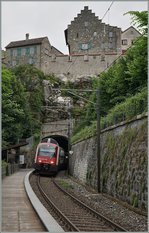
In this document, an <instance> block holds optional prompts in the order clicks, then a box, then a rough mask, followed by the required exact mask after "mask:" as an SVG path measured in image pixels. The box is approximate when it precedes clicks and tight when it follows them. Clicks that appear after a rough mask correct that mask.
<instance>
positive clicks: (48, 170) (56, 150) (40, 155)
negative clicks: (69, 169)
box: [33, 138, 67, 175]
mask: <svg viewBox="0 0 149 233" xmlns="http://www.w3.org/2000/svg"><path fill="white" fill-rule="evenodd" d="M66 157H67V156H66V155H65V152H64V150H63V149H62V148H61V147H59V145H58V143H57V142H56V141H55V140H54V139H50V138H49V139H48V140H46V141H41V142H40V143H39V144H38V146H37V149H36V154H35V161H34V166H33V167H34V168H35V170H36V171H38V172H39V173H40V174H49V175H50V174H56V173H57V172H58V170H60V169H63V168H65V167H66V159H67V158H66Z"/></svg>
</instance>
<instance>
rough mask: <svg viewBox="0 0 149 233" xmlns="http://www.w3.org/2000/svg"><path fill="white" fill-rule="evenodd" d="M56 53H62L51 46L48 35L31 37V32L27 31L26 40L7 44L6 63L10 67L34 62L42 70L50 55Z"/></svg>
mask: <svg viewBox="0 0 149 233" xmlns="http://www.w3.org/2000/svg"><path fill="white" fill-rule="evenodd" d="M55 54H56V55H58V54H62V53H61V52H60V51H59V50H57V49H56V48H55V47H53V46H51V44H50V42H49V40H48V38H47V37H41V38H35V39H29V34H28V33H27V34H26V39H25V40H20V41H13V42H11V43H9V44H8V45H7V46H6V55H5V63H7V64H8V66H9V67H13V66H16V65H22V64H34V65H35V66H36V67H37V68H39V69H41V70H42V69H43V66H44V65H45V64H46V62H47V60H48V59H49V57H48V56H52V55H55Z"/></svg>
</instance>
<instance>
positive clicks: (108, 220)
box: [53, 180, 127, 232]
mask: <svg viewBox="0 0 149 233" xmlns="http://www.w3.org/2000/svg"><path fill="white" fill-rule="evenodd" d="M53 183H54V184H55V185H56V186H57V187H58V188H59V189H60V190H61V191H62V192H64V193H65V194H67V195H68V196H70V197H71V198H72V199H73V200H75V201H76V202H77V203H79V204H80V205H81V206H82V207H83V208H86V209H87V210H89V211H90V212H91V213H93V214H95V215H96V216H97V217H98V218H101V219H103V220H104V221H105V222H106V223H108V225H109V226H110V227H111V228H112V229H113V230H114V231H122V232H127V230H126V229H124V228H123V227H121V226H119V225H118V224H116V223H115V222H113V221H111V220H110V219H108V218H106V217H105V216H103V215H102V214H100V213H98V212H97V211H96V210H94V209H92V208H91V207H89V206H88V205H86V204H85V203H83V202H82V201H80V200H79V199H78V198H76V197H74V196H73V195H72V194H70V193H69V192H67V191H66V190H64V189H63V188H62V187H61V186H59V185H58V184H57V182H56V181H55V180H54V181H53Z"/></svg>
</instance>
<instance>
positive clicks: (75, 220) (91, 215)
mask: <svg viewBox="0 0 149 233" xmlns="http://www.w3.org/2000/svg"><path fill="white" fill-rule="evenodd" d="M37 183H38V189H39V190H40V193H41V195H42V196H44V198H45V200H46V202H47V203H48V205H50V209H51V208H52V209H53V211H54V213H56V215H57V216H58V217H57V218H58V219H59V223H60V224H61V226H62V227H63V229H64V230H65V231H78V232H79V231H87V232H89V231H94V232H113V231H119V232H120V231H126V230H125V229H124V228H122V227H121V226H119V225H117V224H115V223H114V222H112V221H111V220H109V219H107V218H106V217H104V216H103V215H101V214H100V213H98V212H96V211H95V210H93V209H92V208H90V207H89V206H87V205H85V204H84V203H82V202H81V201H79V200H78V199H77V198H76V197H73V196H72V195H71V194H69V193H68V192H66V191H65V190H64V189H62V188H61V187H60V186H59V185H58V183H56V181H55V180H54V179H50V178H49V177H40V176H38V177H37Z"/></svg>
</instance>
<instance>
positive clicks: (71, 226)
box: [37, 176, 79, 232]
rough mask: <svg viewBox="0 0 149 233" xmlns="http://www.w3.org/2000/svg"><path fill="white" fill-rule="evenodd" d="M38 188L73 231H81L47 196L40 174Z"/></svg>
mask: <svg viewBox="0 0 149 233" xmlns="http://www.w3.org/2000/svg"><path fill="white" fill-rule="evenodd" d="M37 185H38V188H39V190H40V192H41V194H42V195H43V197H44V198H45V200H46V201H47V202H48V204H50V205H52V207H53V209H54V210H55V211H56V213H57V214H58V215H59V216H60V217H61V218H63V219H64V221H66V222H67V224H68V225H69V227H70V228H71V230H72V231H77V232H79V229H78V228H77V227H76V226H75V225H74V224H73V223H72V222H71V221H70V220H69V219H68V218H67V217H66V216H65V215H64V214H63V213H62V212H61V211H60V210H59V209H58V208H57V206H56V205H55V204H54V203H53V202H52V200H51V199H50V198H49V197H48V196H47V194H46V193H45V192H44V190H43V188H42V187H41V185H40V176H38V181H37Z"/></svg>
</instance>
